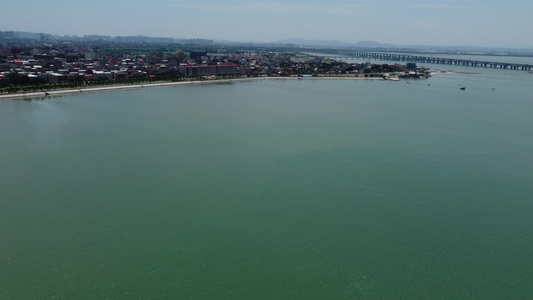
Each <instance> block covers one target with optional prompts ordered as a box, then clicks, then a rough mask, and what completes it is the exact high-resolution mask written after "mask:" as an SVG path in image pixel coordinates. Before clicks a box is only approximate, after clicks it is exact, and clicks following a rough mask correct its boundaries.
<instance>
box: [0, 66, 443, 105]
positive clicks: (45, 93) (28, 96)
mask: <svg viewBox="0 0 533 300" xmlns="http://www.w3.org/2000/svg"><path fill="white" fill-rule="evenodd" d="M446 73H451V72H440V71H439V72H436V73H431V74H446ZM393 75H395V76H390V77H364V76H353V75H351V76H350V75H318V76H283V77H281V76H280V77H274V76H264V77H235V78H204V79H196V80H187V81H170V82H169V81H155V82H140V83H135V84H123V83H117V84H116V85H109V84H107V85H95V86H90V87H80V88H71V87H65V88H55V89H51V90H42V91H35V92H27V91H21V92H15V93H8V94H0V100H20V99H23V100H32V99H43V98H52V97H55V96H62V95H67V94H78V93H93V92H106V91H120V90H129V89H139V88H150V87H161V86H174V85H192V84H212V83H231V82H236V81H254V80H392V81H398V80H399V78H398V76H397V74H393ZM428 77H430V75H429V74H428V75H427V77H423V78H428Z"/></svg>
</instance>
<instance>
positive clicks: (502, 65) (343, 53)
mask: <svg viewBox="0 0 533 300" xmlns="http://www.w3.org/2000/svg"><path fill="white" fill-rule="evenodd" d="M313 52H316V53H324V54H328V55H333V56H338V57H339V58H358V59H368V60H385V61H396V62H416V63H428V64H440V65H450V66H466V67H482V68H493V69H508V70H524V71H531V70H533V65H530V64H517V63H507V62H494V61H483V60H472V59H458V58H443V57H433V56H421V55H413V54H400V53H389V52H368V51H355V50H348V49H314V50H313Z"/></svg>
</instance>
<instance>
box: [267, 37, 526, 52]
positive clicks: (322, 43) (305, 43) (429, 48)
mask: <svg viewBox="0 0 533 300" xmlns="http://www.w3.org/2000/svg"><path fill="white" fill-rule="evenodd" d="M268 44H293V45H296V46H300V47H331V48H361V49H367V50H378V49H380V50H389V51H390V50H394V51H411V52H424V53H428V52H436V53H437V52H438V53H449V54H491V55H524V56H531V55H533V48H529V49H527V48H521V49H516V48H497V47H479V46H435V45H394V44H382V43H379V42H376V41H360V42H357V43H347V42H343V41H337V40H334V41H327V40H305V39H296V38H294V39H286V40H281V41H275V42H271V43H268Z"/></svg>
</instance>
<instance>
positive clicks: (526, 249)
mask: <svg viewBox="0 0 533 300" xmlns="http://www.w3.org/2000/svg"><path fill="white" fill-rule="evenodd" d="M476 70H477V69H476ZM493 71H494V70H491V71H490V72H485V73H484V74H480V75H461V74H446V75H438V76H434V77H432V78H430V79H428V80H411V81H409V84H407V81H400V82H391V81H370V80H369V81H366V80H309V79H306V80H261V81H252V82H235V83H232V84H210V85H201V86H176V87H164V88H147V89H142V90H130V91H122V92H109V93H93V94H79V95H72V96H65V97H61V98H48V99H43V100H33V101H1V102H0V124H1V130H0V155H1V159H0V170H1V172H0V190H1V191H2V192H1V194H0V237H1V244H0V286H2V288H1V289H0V298H1V299H106V298H109V299H227V298H235V299H243V298H244V299H471V298H477V299H526V298H528V297H529V296H530V295H531V294H533V287H532V286H531V281H532V279H533V272H532V270H533V255H532V254H533V253H532V249H533V241H532V239H531V236H533V223H532V222H531V215H532V213H533V203H532V202H531V195H532V194H533V184H532V182H533V156H532V155H531V153H533V140H532V139H531V136H533V119H532V118H531V116H532V113H533V101H532V100H531V81H532V79H533V75H532V74H529V73H527V72H523V71H516V72H512V73H511V72H509V71H501V72H493ZM509 74H511V75H509ZM428 84H429V85H428ZM461 86H466V90H464V91H462V90H460V89H459V87H461Z"/></svg>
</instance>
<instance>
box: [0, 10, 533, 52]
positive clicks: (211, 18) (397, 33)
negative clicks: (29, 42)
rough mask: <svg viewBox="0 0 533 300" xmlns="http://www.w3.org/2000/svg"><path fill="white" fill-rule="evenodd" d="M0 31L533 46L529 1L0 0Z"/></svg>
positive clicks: (250, 39) (532, 22) (532, 20)
mask: <svg viewBox="0 0 533 300" xmlns="http://www.w3.org/2000/svg"><path fill="white" fill-rule="evenodd" d="M0 7H1V11H2V12H3V13H2V14H1V17H0V30H19V31H30V32H46V33H56V34H60V35H64V34H69V35H72V34H76V35H84V34H102V35H112V36H115V35H139V34H140V35H147V36H161V37H175V38H180V37H183V38H208V39H226V40H235V41H255V42H269V41H275V40H281V39H287V38H303V39H324V40H341V41H346V42H357V41H363V40H374V41H378V42H381V43H393V44H402V45H413V44H426V45H428V44H430V45H455V46H460V45H467V46H494V47H500V46H502V47H515V48H519V47H527V48H532V47H533V39H532V38H531V36H532V35H531V33H530V31H531V29H533V17H532V16H531V13H532V11H533V1H532V0H462V1H460V0H379V1H371V0H365V1H361V0H352V1H348V0H331V1H323V0H322V1H318V0H308V1H304V0H293V1H281V0H265V1H260V0H246V1H243V0H226V1H215V0H203V1H193V0H191V1H172V0H150V1H141V0H84V1H79V0H70V1H64V0H61V1H59V0H48V1H43V0H25V1H22V2H21V1H6V0H0Z"/></svg>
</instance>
